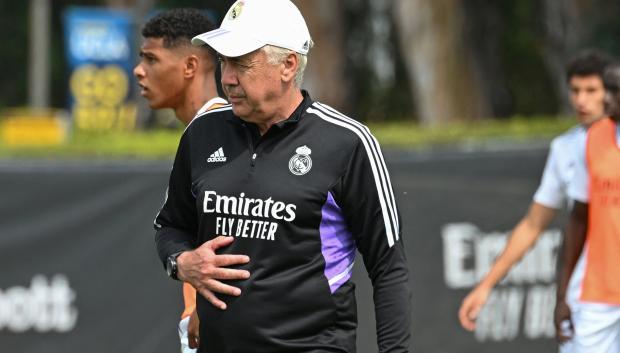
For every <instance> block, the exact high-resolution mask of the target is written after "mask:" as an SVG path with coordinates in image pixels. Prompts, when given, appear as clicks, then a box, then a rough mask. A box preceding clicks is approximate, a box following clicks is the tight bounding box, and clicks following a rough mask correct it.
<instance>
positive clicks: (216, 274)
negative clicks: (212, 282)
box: [209, 267, 250, 279]
mask: <svg viewBox="0 0 620 353" xmlns="http://www.w3.org/2000/svg"><path fill="white" fill-rule="evenodd" d="M209 277H211V278H213V279H248V278H250V272H248V271H246V270H234V269H231V268H223V267H218V268H215V269H213V270H212V271H211V273H210V274H209Z"/></svg>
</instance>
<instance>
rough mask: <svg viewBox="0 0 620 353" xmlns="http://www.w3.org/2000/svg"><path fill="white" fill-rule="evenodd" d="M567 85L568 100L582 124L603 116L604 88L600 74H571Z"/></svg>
mask: <svg viewBox="0 0 620 353" xmlns="http://www.w3.org/2000/svg"><path fill="white" fill-rule="evenodd" d="M568 85H569V89H570V102H571V104H572V106H573V109H575V112H576V113H577V118H578V119H579V121H580V122H581V123H582V124H590V123H592V122H594V121H595V120H596V119H599V118H602V117H603V115H604V114H605V110H604V100H605V88H604V86H603V80H602V79H601V77H600V76H598V75H588V76H572V77H571V78H570V79H569V81H568Z"/></svg>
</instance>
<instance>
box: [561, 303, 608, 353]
mask: <svg viewBox="0 0 620 353" xmlns="http://www.w3.org/2000/svg"><path fill="white" fill-rule="evenodd" d="M571 309H572V318H573V326H574V329H575V332H574V335H573V339H572V341H571V344H572V347H571V348H572V351H571V353H591V352H596V353H620V305H607V304H598V303H588V302H581V303H579V304H578V305H576V306H575V307H574V308H571Z"/></svg>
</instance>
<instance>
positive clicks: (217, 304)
mask: <svg viewBox="0 0 620 353" xmlns="http://www.w3.org/2000/svg"><path fill="white" fill-rule="evenodd" d="M198 293H200V295H202V296H203V297H204V298H205V299H206V300H207V301H208V302H209V303H211V304H212V305H213V306H215V307H216V308H218V309H222V310H226V303H224V302H223V301H221V300H219V299H218V297H216V296H215V294H213V292H211V291H210V290H208V289H207V288H200V289H198Z"/></svg>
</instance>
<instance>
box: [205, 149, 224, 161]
mask: <svg viewBox="0 0 620 353" xmlns="http://www.w3.org/2000/svg"><path fill="white" fill-rule="evenodd" d="M215 162H226V156H225V155H224V149H223V148H222V147H220V148H218V149H217V151H215V152H213V153H211V155H210V156H209V158H207V163H215Z"/></svg>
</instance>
